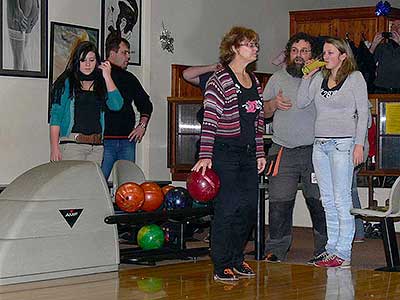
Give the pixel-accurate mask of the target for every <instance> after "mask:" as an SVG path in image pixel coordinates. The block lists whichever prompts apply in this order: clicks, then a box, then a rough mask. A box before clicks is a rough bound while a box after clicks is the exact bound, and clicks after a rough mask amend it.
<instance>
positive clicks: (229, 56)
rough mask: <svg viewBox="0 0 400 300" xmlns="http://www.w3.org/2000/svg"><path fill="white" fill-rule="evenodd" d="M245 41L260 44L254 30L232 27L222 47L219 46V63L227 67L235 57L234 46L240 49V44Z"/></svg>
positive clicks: (223, 39)
mask: <svg viewBox="0 0 400 300" xmlns="http://www.w3.org/2000/svg"><path fill="white" fill-rule="evenodd" d="M245 40H248V41H249V42H251V41H255V42H257V43H258V41H259V37H258V34H257V33H256V32H255V31H254V30H253V29H249V28H245V27H239V26H235V27H232V29H231V30H229V32H227V33H226V34H225V35H224V37H223V38H222V41H221V45H220V46H219V61H220V63H221V64H222V65H223V66H227V65H228V64H229V63H230V62H231V61H232V60H233V58H234V57H235V52H234V51H233V49H232V46H233V47H235V48H238V47H239V46H240V43H241V42H243V41H245Z"/></svg>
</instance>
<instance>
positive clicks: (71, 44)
mask: <svg viewBox="0 0 400 300" xmlns="http://www.w3.org/2000/svg"><path fill="white" fill-rule="evenodd" d="M82 41H91V42H93V43H94V44H95V45H96V46H97V49H99V30H98V29H97V28H90V27H86V26H80V25H73V24H65V23H58V22H51V25H50V71H49V111H50V103H51V101H50V90H51V87H52V85H53V83H54V81H56V79H57V77H58V76H60V75H61V73H62V72H64V70H65V67H66V66H67V63H68V59H69V56H70V54H71V52H72V50H73V49H74V48H75V47H76V45H77V44H78V43H79V42H82Z"/></svg>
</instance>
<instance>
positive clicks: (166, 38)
mask: <svg viewBox="0 0 400 300" xmlns="http://www.w3.org/2000/svg"><path fill="white" fill-rule="evenodd" d="M160 42H161V49H163V50H165V51H168V52H170V53H174V38H173V37H172V33H171V31H169V30H168V29H167V28H166V27H165V25H164V22H162V31H161V34H160Z"/></svg>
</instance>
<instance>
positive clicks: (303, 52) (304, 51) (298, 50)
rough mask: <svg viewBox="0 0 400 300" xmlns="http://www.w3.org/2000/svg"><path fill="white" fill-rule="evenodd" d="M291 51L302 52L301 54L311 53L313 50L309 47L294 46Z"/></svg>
mask: <svg viewBox="0 0 400 300" xmlns="http://www.w3.org/2000/svg"><path fill="white" fill-rule="evenodd" d="M290 53H293V54H298V53H300V54H309V53H311V50H310V49H307V48H303V49H297V48H292V49H290Z"/></svg>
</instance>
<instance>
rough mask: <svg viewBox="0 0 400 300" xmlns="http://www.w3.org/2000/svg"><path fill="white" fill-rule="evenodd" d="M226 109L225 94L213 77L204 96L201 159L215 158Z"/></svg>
mask: <svg viewBox="0 0 400 300" xmlns="http://www.w3.org/2000/svg"><path fill="white" fill-rule="evenodd" d="M223 109H224V92H223V89H222V87H221V84H220V82H219V81H218V79H217V77H216V76H215V75H213V76H212V77H211V78H210V79H209V81H208V83H207V88H206V92H205V94H204V119H203V125H202V128H201V137H200V153H199V158H200V159H202V158H210V159H212V157H213V150H214V141H215V135H216V132H217V129H218V122H219V120H220V118H221V115H222V112H223Z"/></svg>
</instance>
